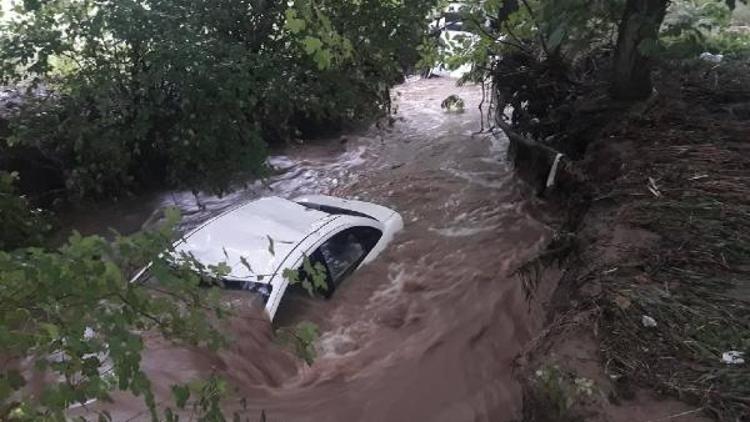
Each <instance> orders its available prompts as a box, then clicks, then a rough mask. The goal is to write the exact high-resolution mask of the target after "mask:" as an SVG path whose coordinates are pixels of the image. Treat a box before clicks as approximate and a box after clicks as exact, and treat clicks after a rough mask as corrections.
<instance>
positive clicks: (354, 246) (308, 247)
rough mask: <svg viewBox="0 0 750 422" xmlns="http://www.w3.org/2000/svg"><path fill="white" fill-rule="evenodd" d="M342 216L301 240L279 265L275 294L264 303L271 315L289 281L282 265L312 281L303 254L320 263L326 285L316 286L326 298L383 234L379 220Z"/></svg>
mask: <svg viewBox="0 0 750 422" xmlns="http://www.w3.org/2000/svg"><path fill="white" fill-rule="evenodd" d="M341 220H343V218H342V219H341ZM341 220H337V221H340V223H342V224H339V225H337V226H336V227H335V228H332V229H330V231H327V230H323V231H320V232H318V233H317V234H316V235H315V236H314V237H313V236H310V238H308V239H307V243H303V244H300V247H299V248H297V249H295V251H294V252H293V253H290V256H289V257H287V259H285V261H284V262H283V263H282V264H281V265H280V266H279V268H278V269H277V271H276V273H275V275H274V278H273V280H272V284H274V294H273V296H274V297H273V298H272V299H271V300H269V302H268V303H267V305H266V309H267V310H268V313H269V315H270V316H271V318H272V319H273V317H274V315H275V313H276V310H277V309H278V306H279V303H280V302H281V299H282V297H283V295H284V292H285V291H286V288H287V285H288V280H287V279H286V277H284V276H283V274H284V270H285V269H294V270H296V271H298V274H299V280H300V281H303V280H307V281H309V282H312V280H311V279H310V278H306V277H310V276H309V275H308V274H306V271H305V269H304V260H305V258H307V259H309V260H310V263H311V264H312V265H313V266H314V267H315V266H316V264H320V265H322V266H323V268H324V270H325V285H326V287H325V288H324V289H319V290H318V293H319V294H320V295H321V296H324V297H326V298H328V297H330V296H331V295H332V294H333V292H334V290H336V286H338V285H340V284H341V282H343V281H344V280H345V279H346V278H347V277H348V276H349V275H350V274H351V273H352V272H354V270H356V269H357V268H358V267H359V266H360V265H361V264H362V262H363V261H364V260H365V258H367V255H368V254H369V253H370V252H371V251H372V250H373V248H374V247H375V246H376V245H377V244H378V241H379V240H380V238H381V237H382V236H383V231H382V229H381V228H379V226H378V225H379V224H380V223H379V222H378V221H376V220H373V219H370V218H364V217H347V221H341ZM313 285H314V284H313Z"/></svg>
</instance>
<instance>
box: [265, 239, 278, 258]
mask: <svg viewBox="0 0 750 422" xmlns="http://www.w3.org/2000/svg"><path fill="white" fill-rule="evenodd" d="M266 237H267V238H268V253H270V254H271V255H273V256H276V251H275V250H274V248H273V238H271V236H269V235H266Z"/></svg>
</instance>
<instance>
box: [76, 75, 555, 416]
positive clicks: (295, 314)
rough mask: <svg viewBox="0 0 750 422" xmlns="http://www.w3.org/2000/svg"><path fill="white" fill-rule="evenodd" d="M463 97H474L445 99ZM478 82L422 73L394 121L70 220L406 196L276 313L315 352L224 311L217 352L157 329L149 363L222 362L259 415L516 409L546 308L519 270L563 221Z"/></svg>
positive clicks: (154, 369) (83, 224)
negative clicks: (274, 201)
mask: <svg viewBox="0 0 750 422" xmlns="http://www.w3.org/2000/svg"><path fill="white" fill-rule="evenodd" d="M451 94H457V95H459V96H460V97H462V98H463V99H464V101H465V103H466V112H465V113H459V114H448V113H445V112H443V111H442V110H441V108H440V103H441V101H442V100H443V99H444V98H445V97H447V96H448V95H451ZM480 100H481V89H480V88H479V87H476V86H464V87H456V86H455V82H454V81H452V80H449V79H430V80H417V79H415V80H411V81H409V82H407V83H405V84H404V85H401V86H399V87H397V88H396V89H395V90H394V107H395V108H396V111H397V113H396V114H395V116H394V117H395V119H396V120H395V122H394V124H393V126H392V127H385V128H382V129H381V128H377V127H373V128H372V129H369V130H366V131H362V132H359V133H351V134H346V135H345V136H342V137H340V138H335V139H333V140H329V141H326V142H313V143H307V144H301V145H295V146H292V147H289V148H288V149H287V150H286V151H284V155H277V156H273V157H272V158H271V160H270V161H271V164H272V165H273V166H274V167H275V168H276V169H277V170H278V174H277V175H275V176H273V177H271V178H270V179H269V180H267V182H266V183H265V184H262V183H256V184H253V185H251V186H248V187H247V188H245V189H241V190H240V191H237V192H235V193H233V194H230V195H228V196H224V197H222V198H218V197H211V196H201V197H200V201H199V202H200V205H198V204H197V203H196V201H195V198H194V197H193V195H192V194H189V193H169V194H162V195H154V196H152V197H149V198H140V199H139V200H135V201H132V203H129V202H125V203H121V204H119V205H118V206H116V207H112V208H111V209H107V210H102V213H101V215H97V216H96V217H95V218H91V217H90V216H83V217H81V219H80V220H81V221H75V222H74V224H75V225H77V226H78V227H79V228H81V229H83V230H84V231H87V230H88V231H96V230H97V229H98V227H99V226H105V225H114V226H116V227H118V225H119V227H120V228H122V229H125V230H127V229H128V227H129V226H138V225H140V224H142V223H143V222H144V221H145V220H147V219H148V217H149V214H150V213H151V212H153V211H154V210H155V209H158V208H160V207H163V206H167V205H175V204H176V205H177V206H179V207H180V208H181V209H182V210H183V215H184V217H185V221H184V225H185V227H184V228H185V229H188V228H190V227H193V226H195V225H196V224H198V223H200V222H201V221H204V220H205V219H207V218H209V217H211V216H213V215H215V214H217V213H219V212H221V211H222V210H224V209H226V208H228V207H231V206H233V205H236V204H237V203H239V202H241V201H245V200H248V199H252V198H255V197H259V196H267V195H279V196H283V197H293V196H295V195H299V194H304V193H325V194H332V195H338V196H343V197H350V198H359V199H363V200H366V201H372V202H375V203H379V204H383V205H386V206H388V207H392V208H394V209H396V210H398V211H399V212H400V213H401V214H402V216H403V218H404V224H405V227H404V230H403V231H402V232H400V233H399V234H398V236H397V237H396V239H395V241H394V242H393V243H392V244H391V245H390V246H389V247H388V248H387V250H386V251H385V252H384V253H383V254H381V255H380V256H379V257H378V259H377V260H376V261H375V262H374V263H372V264H370V265H368V266H366V267H364V268H362V269H361V270H360V271H358V272H357V273H355V274H354V275H352V276H351V277H350V278H349V279H347V281H346V282H345V283H344V284H342V285H341V287H340V288H338V289H337V290H336V294H335V295H334V296H333V298H331V299H330V300H323V299H319V298H310V297H307V296H306V295H304V294H299V293H291V294H288V295H287V297H286V298H285V300H284V301H283V302H282V308H281V309H280V310H279V313H278V314H277V318H276V321H274V328H278V327H284V326H291V325H294V324H296V323H298V322H300V321H312V322H314V323H316V324H317V325H318V326H319V327H320V331H321V336H320V339H319V340H318V342H317V344H316V347H317V350H318V358H317V359H316V360H315V362H314V363H313V364H312V365H311V366H307V365H306V364H305V363H304V362H303V361H302V360H300V359H298V358H296V357H295V356H293V355H292V354H290V353H288V352H286V351H285V350H284V349H282V348H281V347H280V346H278V345H277V344H275V343H274V341H273V339H272V335H271V333H272V327H271V326H270V324H269V323H268V322H266V321H263V320H259V319H258V318H257V317H254V316H252V315H240V316H239V317H237V318H235V319H234V320H232V321H230V322H227V325H226V329H227V331H228V332H229V334H230V336H231V337H232V341H231V344H230V346H229V348H228V349H227V350H224V351H221V352H219V353H213V352H209V351H204V350H197V349H189V348H184V347H177V346H173V345H170V344H168V343H166V342H164V341H163V340H159V339H156V338H151V339H149V340H148V342H147V346H148V353H147V354H146V357H145V358H144V362H143V363H144V366H145V367H146V369H147V371H148V372H149V374H150V375H151V377H152V378H153V380H154V381H155V384H156V389H157V392H158V393H159V394H158V395H159V398H160V399H164V398H165V397H167V395H168V394H167V392H168V390H169V385H171V384H174V383H177V382H185V381H188V380H190V379H191V378H193V377H197V376H200V375H203V376H205V375H206V374H210V373H216V374H219V375H222V376H224V377H225V378H227V379H228V380H229V381H230V383H231V384H232V386H233V387H234V388H235V390H234V393H233V394H235V395H236V396H237V397H245V398H246V400H247V407H248V410H247V413H246V414H247V415H248V416H249V417H250V420H257V416H258V415H260V412H261V410H264V411H265V414H266V416H267V420H269V421H315V422H321V421H347V422H352V421H436V422H437V421H446V422H448V421H450V422H456V421H507V420H512V419H514V418H516V417H517V416H518V413H519V411H520V408H521V404H522V400H521V391H520V388H519V387H518V385H517V384H516V382H515V381H514V378H513V373H512V371H513V361H514V358H515V356H516V355H517V354H518V352H519V351H520V350H521V348H522V347H523V346H524V345H525V344H527V343H528V342H529V341H530V340H532V338H533V337H534V336H536V335H537V334H538V330H539V327H540V326H541V322H542V321H541V316H540V315H539V314H538V312H537V311H535V309H536V307H534V306H530V304H529V303H528V302H527V301H526V297H525V294H524V292H523V289H522V287H521V283H520V282H519V280H518V279H517V278H515V277H513V276H512V275H511V273H512V271H513V270H514V269H515V268H516V267H517V266H518V265H520V264H521V263H523V262H524V260H525V259H528V258H529V257H531V256H532V255H533V254H534V253H536V252H538V251H539V249H540V248H541V247H543V246H544V244H545V242H546V241H547V240H548V238H549V236H550V235H551V232H552V229H551V228H550V227H549V226H548V225H547V224H545V223H544V221H548V218H547V217H545V216H544V211H543V206H542V204H540V203H539V202H538V201H537V200H536V199H534V198H533V196H532V195H530V193H529V191H528V189H527V188H526V187H525V186H524V185H523V184H522V183H521V182H519V181H518V180H517V179H516V178H515V177H514V176H513V174H512V171H511V169H510V167H509V165H508V164H507V163H506V161H505V157H504V154H505V149H506V140H505V139H504V138H502V137H494V136H491V135H489V134H477V135H475V134H474V132H476V131H478V130H479V128H480V115H479V112H478V111H477V105H478V104H479V102H480ZM116 398H117V399H118V401H117V402H116V403H115V404H113V405H111V406H108V407H109V409H110V411H111V412H112V414H113V417H114V418H115V420H127V419H131V420H141V419H143V420H147V419H148V418H147V416H146V414H144V413H141V411H142V408H143V406H142V405H141V404H140V402H139V401H137V400H131V399H128V398H127V397H121V396H116Z"/></svg>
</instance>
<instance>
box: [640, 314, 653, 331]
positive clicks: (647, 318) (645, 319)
mask: <svg viewBox="0 0 750 422" xmlns="http://www.w3.org/2000/svg"><path fill="white" fill-rule="evenodd" d="M641 322H642V323H643V326H644V327H649V328H652V327H656V320H655V319H653V318H651V317H650V316H648V315H644V316H643V318H642V319H641Z"/></svg>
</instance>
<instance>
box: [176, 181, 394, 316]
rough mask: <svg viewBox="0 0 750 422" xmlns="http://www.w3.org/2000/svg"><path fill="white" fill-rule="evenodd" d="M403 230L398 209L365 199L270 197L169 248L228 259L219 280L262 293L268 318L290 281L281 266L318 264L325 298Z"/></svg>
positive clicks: (205, 260) (214, 262) (204, 261)
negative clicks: (306, 263)
mask: <svg viewBox="0 0 750 422" xmlns="http://www.w3.org/2000/svg"><path fill="white" fill-rule="evenodd" d="M402 227H403V221H402V219H401V216H400V215H399V214H398V213H397V212H396V211H394V210H392V209H389V208H386V207H383V206H380V205H375V204H371V203H367V202H362V201H355V200H347V199H340V198H334V197H330V196H324V195H310V196H303V197H299V198H295V199H294V200H287V199H283V198H279V197H269V198H262V199H258V200H255V201H251V202H248V203H245V204H243V205H241V206H239V207H236V208H234V209H231V210H229V211H227V212H224V213H222V214H221V215H219V216H217V217H215V218H213V219H211V220H209V221H207V222H206V223H204V224H203V225H201V226H200V227H198V228H196V229H194V230H193V231H191V232H189V233H188V234H187V235H185V236H184V237H183V238H182V239H180V240H179V241H178V242H176V243H175V245H174V249H175V254H179V255H182V256H185V255H189V256H192V258H193V259H194V260H195V261H197V262H198V263H200V264H201V265H202V266H204V267H210V266H218V265H220V264H222V263H225V264H227V265H228V266H229V267H230V269H229V271H228V273H226V274H224V275H222V276H221V277H220V278H221V281H222V283H221V284H223V285H224V286H225V287H227V288H230V289H241V290H248V291H252V292H255V293H257V294H258V295H260V297H261V298H262V299H263V302H264V304H265V310H266V311H267V312H268V315H269V317H270V318H271V319H272V320H273V317H274V315H275V314H276V311H277V310H278V308H279V303H280V302H281V299H282V297H283V296H284V293H285V291H286V290H287V287H288V286H289V284H290V280H289V277H288V276H287V272H286V271H285V270H297V271H299V272H300V273H304V269H303V267H304V265H303V264H304V262H305V259H306V258H307V259H308V260H309V262H310V263H312V264H314V265H316V266H317V268H321V267H320V265H322V268H324V269H325V271H323V276H324V277H325V279H324V280H323V282H324V284H325V288H324V289H323V291H322V293H323V294H324V295H325V296H330V295H331V294H332V293H333V291H334V290H335V289H336V287H337V286H338V285H340V284H341V282H342V281H344V279H346V278H347V276H349V275H350V274H351V273H352V272H354V271H355V270H356V269H358V268H360V267H361V266H362V265H364V264H367V263H368V262H371V261H372V260H373V259H375V257H376V256H377V255H378V254H379V253H380V252H381V251H382V250H383V249H385V247H386V245H388V243H389V242H390V241H391V240H392V239H393V236H394V234H395V233H396V232H398V231H399V230H400V229H401V228H402ZM318 264H320V265H318Z"/></svg>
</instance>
